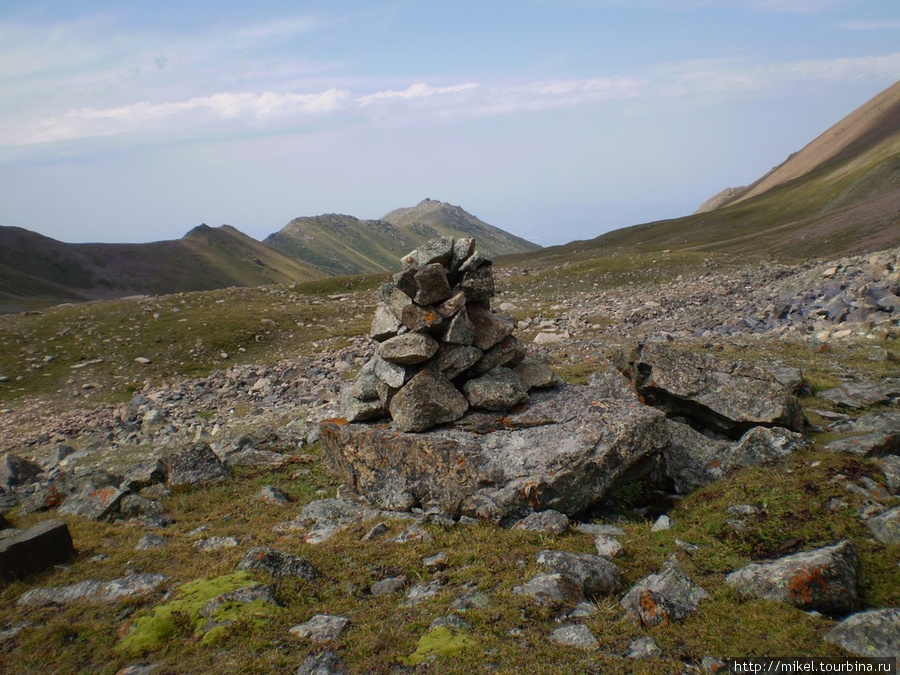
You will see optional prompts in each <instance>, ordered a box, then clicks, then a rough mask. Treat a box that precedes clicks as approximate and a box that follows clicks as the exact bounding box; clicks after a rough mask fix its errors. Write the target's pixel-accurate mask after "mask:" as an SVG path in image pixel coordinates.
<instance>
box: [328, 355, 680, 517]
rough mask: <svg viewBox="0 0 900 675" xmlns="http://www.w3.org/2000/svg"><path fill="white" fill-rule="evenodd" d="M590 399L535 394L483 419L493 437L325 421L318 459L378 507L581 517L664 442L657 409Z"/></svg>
mask: <svg viewBox="0 0 900 675" xmlns="http://www.w3.org/2000/svg"><path fill="white" fill-rule="evenodd" d="M423 372H425V371H423ZM419 376H421V374H420V375H419ZM419 376H417V377H419ZM596 393H597V392H596V391H594V390H593V389H592V388H591V387H568V386H567V387H563V388H561V389H559V390H556V391H552V392H551V391H540V392H536V393H535V394H534V395H533V397H532V401H531V403H530V405H529V406H528V407H526V408H524V409H523V410H521V411H517V412H513V413H511V414H506V415H504V416H503V417H502V418H500V417H497V416H495V415H485V418H486V420H485V421H486V422H489V423H490V424H491V431H492V433H471V432H470V431H468V430H466V428H465V424H464V423H465V422H466V420H460V421H459V422H457V424H456V425H454V427H451V428H444V429H432V430H430V431H427V432H424V433H421V434H398V433H396V430H395V429H392V428H390V427H386V426H382V427H378V426H372V425H362V424H340V423H336V422H334V421H328V420H326V421H324V422H323V423H322V425H321V431H322V443H323V450H324V456H325V462H326V465H327V466H328V467H329V468H330V470H331V471H333V472H334V473H335V474H337V476H338V477H339V478H340V480H341V481H342V482H344V483H345V484H347V485H350V486H352V487H353V489H354V490H356V491H357V492H358V493H360V494H362V495H364V496H366V497H367V498H368V499H370V500H372V502H373V503H375V504H377V505H379V506H381V507H382V508H390V509H408V508H410V507H411V506H417V505H420V506H422V507H423V508H426V509H427V508H430V507H435V508H438V509H439V510H440V511H442V512H444V513H447V514H450V515H454V516H456V515H459V514H460V513H461V512H462V511H463V504H464V503H475V502H478V503H479V504H482V505H484V504H487V503H490V504H492V507H491V510H492V512H493V510H494V509H496V511H495V512H496V513H497V514H500V518H501V519H502V518H504V517H508V516H515V515H519V514H526V513H529V512H531V511H533V510H545V509H555V510H557V511H560V512H562V513H565V514H567V515H571V514H576V513H580V512H582V511H584V510H585V509H587V508H589V507H591V506H593V505H595V504H597V503H598V502H599V501H600V500H602V499H603V498H604V497H605V496H606V495H607V494H609V492H610V490H612V489H613V488H614V487H615V486H616V485H617V481H618V480H621V479H623V478H624V477H626V476H628V477H629V478H630V479H631V477H633V476H634V475H640V472H641V471H642V470H643V468H644V467H645V466H647V463H648V462H650V460H651V459H652V458H653V457H655V456H656V455H658V454H659V453H660V452H661V450H662V449H663V448H664V447H665V446H666V444H667V443H668V441H669V434H668V428H667V426H666V423H665V415H664V414H663V413H662V412H660V411H658V410H655V409H653V408H650V407H648V406H644V405H641V404H640V403H638V402H637V401H619V400H606V399H600V398H597V397H596V396H595V394H596ZM402 395H403V392H402V391H401V392H400V393H398V394H397V395H396V396H395V397H394V399H393V401H392V407H393V406H394V405H396V402H397V398H398V397H400V396H402ZM476 497H477V499H475V498H476ZM467 515H476V516H477V514H474V513H471V514H467ZM492 519H493V516H492Z"/></svg>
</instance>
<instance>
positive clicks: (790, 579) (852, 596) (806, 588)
mask: <svg viewBox="0 0 900 675" xmlns="http://www.w3.org/2000/svg"><path fill="white" fill-rule="evenodd" d="M858 575H859V557H858V556H857V554H856V548H855V547H854V546H853V543H852V542H850V541H841V542H838V543H837V544H834V545H833V546H826V547H824V548H819V549H815V550H813V551H805V552H802V553H795V554H793V555H789V556H785V557H784V558H778V559H777V560H771V561H768V562H762V563H754V564H752V565H747V566H746V567H743V568H741V569H739V570H737V571H736V572H732V573H731V574H729V575H728V576H726V577H725V583H726V584H728V585H729V586H731V587H733V588H734V589H736V590H737V591H738V592H739V593H740V594H741V595H745V596H751V597H756V598H762V599H765V600H772V601H774V602H786V603H788V604H790V605H793V606H794V607H798V608H800V609H802V610H806V611H812V610H815V611H818V612H822V613H823V614H828V615H832V616H841V615H844V614H846V613H847V612H850V611H852V610H853V609H854V608H856V606H857V604H858V596H857V591H856V579H857V576H858Z"/></svg>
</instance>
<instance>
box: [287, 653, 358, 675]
mask: <svg viewBox="0 0 900 675" xmlns="http://www.w3.org/2000/svg"><path fill="white" fill-rule="evenodd" d="M349 673H350V671H349V670H348V669H347V666H346V664H345V663H344V660H343V659H342V658H341V657H340V656H339V655H338V654H336V653H335V652H332V651H327V652H319V653H318V654H310V655H309V656H307V657H306V658H305V659H304V660H303V663H301V664H300V667H299V668H298V669H297V672H296V673H295V675H349Z"/></svg>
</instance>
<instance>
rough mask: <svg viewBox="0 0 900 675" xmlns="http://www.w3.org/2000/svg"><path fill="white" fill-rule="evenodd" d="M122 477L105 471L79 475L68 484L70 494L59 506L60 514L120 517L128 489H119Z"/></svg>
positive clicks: (92, 517) (107, 518)
mask: <svg viewBox="0 0 900 675" xmlns="http://www.w3.org/2000/svg"><path fill="white" fill-rule="evenodd" d="M120 481H121V479H120V478H119V477H118V476H113V475H112V474H109V473H106V472H105V471H92V472H90V473H88V474H86V475H84V476H79V478H78V479H77V480H76V481H73V483H72V484H71V485H70V486H68V489H69V490H70V492H69V494H68V496H67V497H66V498H65V499H64V500H63V502H62V504H61V505H60V507H59V511H58V513H59V514H60V515H70V516H80V517H82V518H90V519H91V520H112V519H114V518H117V517H119V515H120V514H119V505H120V501H121V499H122V498H123V497H124V496H125V495H126V493H127V491H125V490H120V489H119V487H118V486H119V482H120Z"/></svg>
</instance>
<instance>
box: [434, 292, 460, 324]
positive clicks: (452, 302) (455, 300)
mask: <svg viewBox="0 0 900 675" xmlns="http://www.w3.org/2000/svg"><path fill="white" fill-rule="evenodd" d="M465 306H466V294H465V293H463V292H462V291H459V292H458V293H454V294H453V295H452V296H450V297H449V298H447V299H446V300H444V302H442V303H441V304H440V305H438V307H437V313H438V314H440V315H441V316H442V317H443V318H445V319H449V318H451V317H454V316H456V315H457V314H458V313H459V311H460V310H461V309H463V308H464V307H465Z"/></svg>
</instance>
